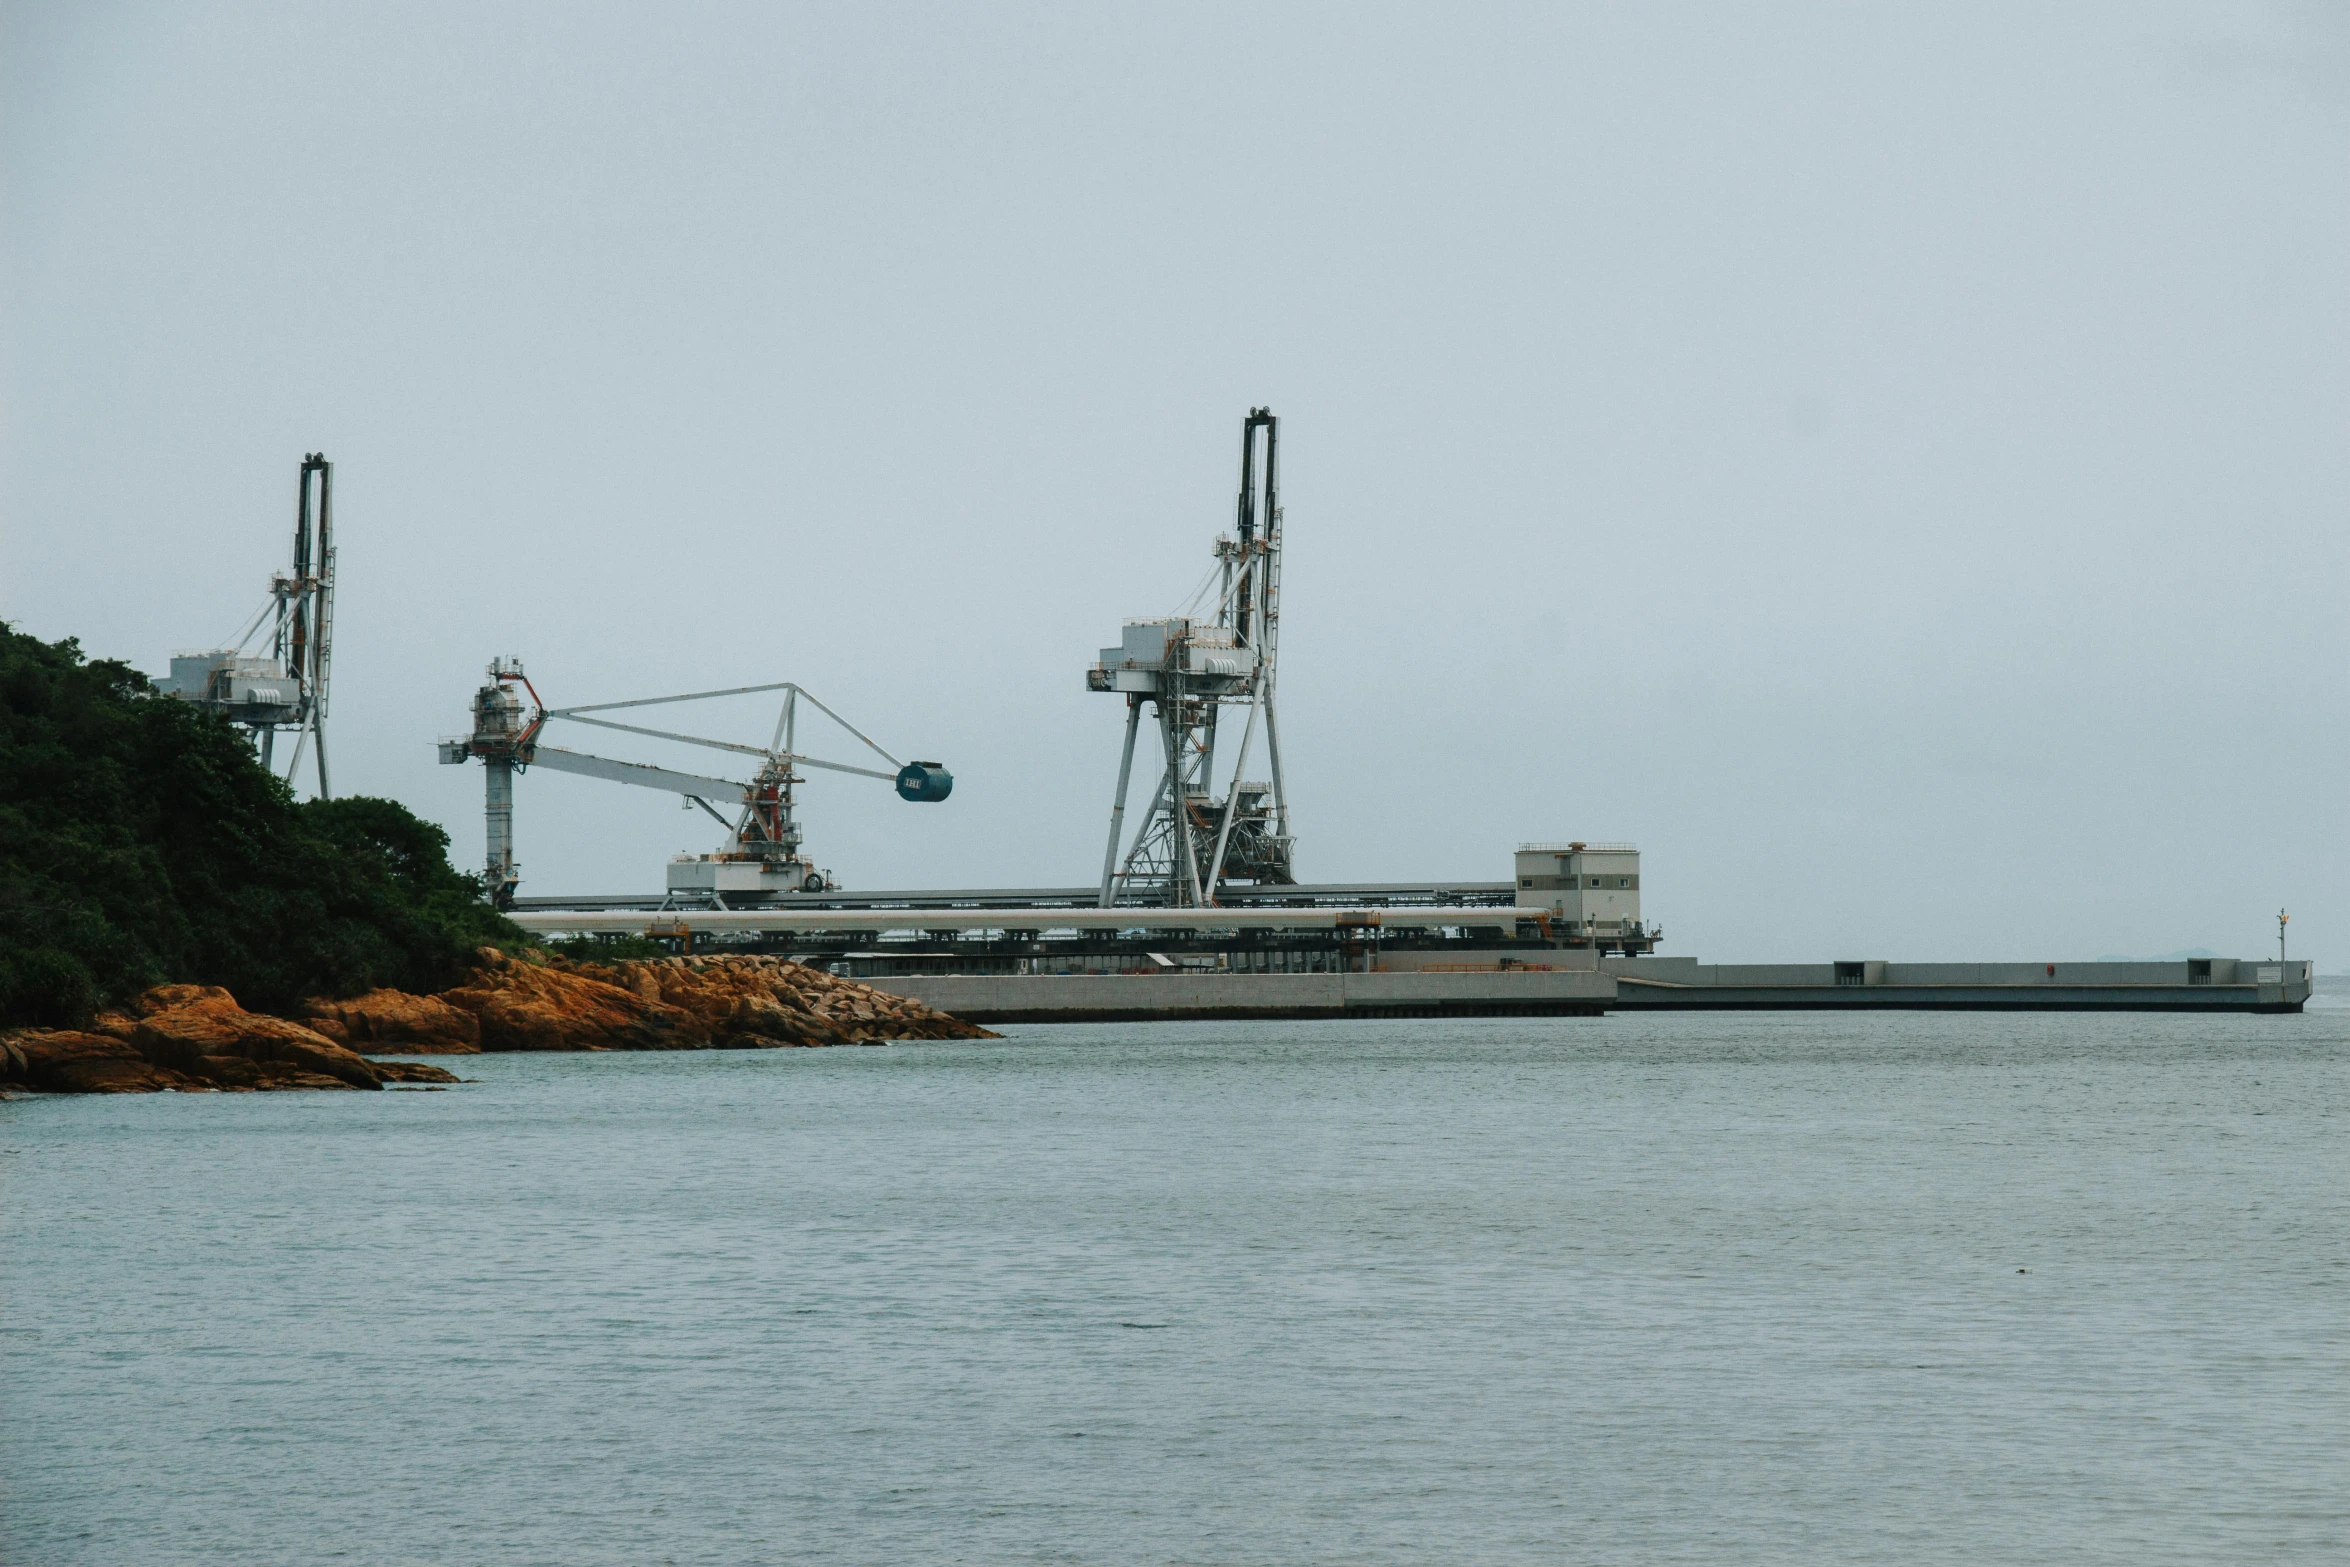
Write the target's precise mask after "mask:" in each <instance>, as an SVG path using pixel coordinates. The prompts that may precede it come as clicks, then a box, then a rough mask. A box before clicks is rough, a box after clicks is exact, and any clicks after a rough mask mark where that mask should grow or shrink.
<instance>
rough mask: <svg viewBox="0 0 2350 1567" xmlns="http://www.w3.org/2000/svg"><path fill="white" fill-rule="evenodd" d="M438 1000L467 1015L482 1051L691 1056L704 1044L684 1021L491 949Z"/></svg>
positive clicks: (662, 1008) (689, 1020)
mask: <svg viewBox="0 0 2350 1567" xmlns="http://www.w3.org/2000/svg"><path fill="white" fill-rule="evenodd" d="M482 951H483V952H484V953H485V954H487V955H489V957H494V958H495V960H496V961H495V962H490V961H486V960H485V961H484V962H483V965H482V967H481V968H480V969H479V970H478V971H476V973H475V974H474V976H473V978H472V979H471V980H470V981H469V982H467V983H466V984H464V985H460V986H459V987H458V988H456V989H455V990H450V991H444V992H442V994H441V997H440V999H441V1000H442V1001H444V1002H447V1003H448V1004H449V1005H451V1006H453V1007H456V1008H458V1009H460V1010H462V1011H465V1012H467V1013H470V1014H471V1015H472V1016H473V1018H474V1019H475V1021H476V1023H477V1024H478V1025H479V1028H480V1030H481V1032H480V1036H479V1037H480V1041H481V1048H482V1049H484V1050H692V1049H696V1048H699V1047H701V1046H705V1045H707V1044H709V1043H710V1035H709V1031H708V1029H707V1028H705V1027H703V1026H702V1025H701V1024H700V1023H699V1021H698V1020H697V1019H696V1018H694V1017H693V1016H692V1015H691V1014H690V1013H687V1012H684V1011H682V1010H680V1009H678V1008H676V1007H673V1006H670V1005H668V1004H667V1003H666V1002H661V1001H653V1000H648V999H646V998H645V997H643V996H641V995H639V994H638V993H637V992H635V991H634V990H624V989H622V988H621V987H620V986H618V985H615V984H611V983H609V982H607V981H605V980H603V979H599V978H593V977H590V976H588V975H586V974H580V973H575V972H572V971H570V970H569V969H568V968H566V967H557V966H555V965H552V964H548V965H540V964H536V963H525V962H522V961H521V960H519V959H516V958H509V957H507V956H506V955H505V954H504V953H502V952H498V951H497V950H496V949H495V948H488V947H485V948H483V949H482Z"/></svg>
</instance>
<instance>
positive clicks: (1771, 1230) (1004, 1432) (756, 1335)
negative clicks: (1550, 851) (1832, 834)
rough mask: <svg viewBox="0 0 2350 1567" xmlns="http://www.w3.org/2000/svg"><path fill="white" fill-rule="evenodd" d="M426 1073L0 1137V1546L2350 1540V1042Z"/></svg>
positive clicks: (123, 1554)
mask: <svg viewBox="0 0 2350 1567" xmlns="http://www.w3.org/2000/svg"><path fill="white" fill-rule="evenodd" d="M2337 999H2338V998H2337ZM462 1065H463V1070H464V1071H465V1073H466V1074H467V1075H469V1076H472V1077H475V1078H478V1079H479V1082H478V1083H476V1084H474V1085H472V1086H468V1087H465V1088H462V1089H456V1090H451V1091H449V1092H445V1093H385V1094H364V1095H362V1094H317V1095H298V1094H283V1095H255V1096H223V1097H200V1096H184V1097H183V1096H169V1095H166V1096H157V1097H152V1098H119V1099H117V1098H108V1099H84V1100H60V1099H48V1100H30V1101H20V1102H16V1103H11V1104H7V1105H4V1106H0V1150H4V1151H0V1181H4V1182H5V1185H4V1187H0V1223H4V1226H5V1227H4V1229H0V1288H4V1290H5V1302H4V1308H5V1309H4V1314H0V1355H4V1360H0V1396H4V1398H5V1405H4V1407H0V1559H4V1560H5V1561H6V1562H8V1563H10V1564H12V1567H34V1564H46V1563H93V1564H95V1563H105V1564H121V1563H149V1562H154V1563H181V1562H189V1563H194V1562H205V1563H212V1562H296V1561H300V1562H312V1561H344V1562H360V1563H395V1562H415V1563H428V1562H429V1563H449V1562H461V1563H462V1562H482V1563H564V1564H575V1563H630V1564H636V1563H656V1562H678V1563H705V1562H708V1563H738V1562H783V1561H790V1562H815V1563H829V1562H876V1563H879V1562H891V1563H902V1562H916V1561H972V1562H994V1561H1003V1562H1087V1563H1091V1562H1104V1563H1109V1562H1115V1563H1154V1562H1217V1563H1226V1562H1229V1563H1267V1562H1292V1561H1295V1562H1308V1561H1312V1562H1436V1561H1467V1562H1512V1561H1527V1562H1563V1561H1594V1562H1670V1561H1708V1562H1712V1561H1722V1560H1736V1561H1788V1562H1793V1561H1804V1562H1811V1561H1871V1562H1882V1561H1911V1562H1914V1561H1943V1560H1946V1561H1961V1560H1963V1561H1970V1562H1972V1561H1986V1560H1990V1561H2019V1562H2020V1561H2043V1560H2055V1559H2066V1560H2071V1561H2082V1560H2091V1561H2112V1562H2130V1563H2146V1562H2170V1561H2176V1562H2211V1561H2221V1560H2238V1561H2241V1560H2255V1559H2257V1560H2311V1561H2316V1560H2332V1561H2339V1560H2342V1559H2344V1557H2345V1556H2346V1555H2350V1141H2346V1139H2345V1133H2346V1132H2350V1119H2346V1116H2345V1106H2346V1105H2350V1010H2342V1009H2339V1008H2327V1009H2322V1010H2312V1011H2311V1012H2310V1013H2308V1014H2305V1015H2303V1016H2300V1017H2282V1018H2205V1019H2194V1018H2166V1017H2146V1016H2103V1017H2045V1016H2044V1017H1986V1016H1933V1015H1924V1014H1909V1015H1904V1014H1879V1015H1866V1016H1858V1015H1856V1016H1835V1015H1801V1014H1790V1015H1778V1016H1771V1015H1752V1014H1750V1015H1732V1016H1723V1017H1704V1016H1666V1017H1656V1016H1651V1017H1637V1016H1618V1017H1611V1018H1606V1019H1591V1020H1570V1019H1556V1020H1552V1019H1527V1020H1518V1021H1510V1020H1492V1021H1474V1022H1459V1023H1444V1024H1414V1023H1403V1022H1388V1023H1375V1024H1367V1025H1335V1024H1332V1025H1321V1024H1249V1025H1207V1024H1201V1025H1164V1026H1155V1027H1125V1028H1062V1029H1042V1028H1039V1029H1024V1030H1020V1031H1018V1032H1017V1033H1016V1035H1015V1036H1014V1037H1012V1038H1010V1039H1008V1040H1006V1041H1004V1042H1001V1043H994V1044H981V1045H951V1044H939V1045H899V1046H893V1047H889V1048H886V1049H862V1050H859V1049H841V1050H825V1051H782V1052H774V1053H762V1054H710V1055H660V1056H593V1057H584V1056H571V1057H563V1056H549V1057H525V1056H506V1057H490V1058H485V1059H477V1060H470V1061H466V1062H464V1063H463V1064H462Z"/></svg>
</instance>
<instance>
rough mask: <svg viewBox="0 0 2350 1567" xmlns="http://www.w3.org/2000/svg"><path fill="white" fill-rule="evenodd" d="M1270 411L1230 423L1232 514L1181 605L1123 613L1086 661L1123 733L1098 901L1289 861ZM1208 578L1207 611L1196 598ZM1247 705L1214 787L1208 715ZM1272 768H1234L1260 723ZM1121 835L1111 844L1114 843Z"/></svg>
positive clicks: (1191, 890)
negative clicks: (1148, 713)
mask: <svg viewBox="0 0 2350 1567" xmlns="http://www.w3.org/2000/svg"><path fill="white" fill-rule="evenodd" d="M1280 433H1281V422H1280V421H1279V420H1278V419H1276V418H1275V417H1274V416H1273V411H1272V410H1271V409H1270V408H1251V409H1250V410H1249V411H1248V417H1247V418H1245V419H1243V420H1242V421H1241V425H1240V498H1239V507H1238V518H1237V525H1236V527H1235V529H1234V531H1233V533H1232V535H1230V536H1228V537H1222V538H1219V539H1217V540H1216V544H1215V555H1216V564H1215V566H1214V567H1213V568H1211V570H1210V573H1209V580H1208V582H1207V583H1206V584H1205V585H1203V587H1202V588H1201V591H1200V593H1199V595H1197V597H1195V599H1194V603H1193V606H1192V609H1191V610H1187V611H1186V613H1184V614H1180V615H1173V616H1168V617H1166V618H1164V619H1159V620H1130V621H1128V622H1127V623H1126V626H1125V629H1124V631H1123V632H1122V633H1121V634H1120V637H1119V642H1118V645H1117V646H1116V647H1106V648H1103V649H1102V654H1101V658H1100V659H1099V660H1098V661H1096V662H1095V664H1094V666H1093V667H1092V668H1091V669H1089V670H1087V671H1086V675H1085V684H1086V689H1088V690H1090V691H1112V692H1116V693H1118V694H1119V695H1121V696H1123V697H1125V699H1126V743H1125V748H1124V750H1123V751H1122V752H1121V753H1120V755H1119V759H1118V792H1117V796H1116V798H1115V800H1114V801H1113V803H1112V804H1111V807H1110V842H1109V847H1108V848H1107V849H1105V850H1104V851H1103V854H1102V882H1101V896H1100V904H1101V907H1103V908H1105V909H1107V908H1113V907H1116V906H1117V905H1119V904H1121V903H1136V904H1146V905H1153V906H1157V905H1172V906H1174V907H1176V908H1195V907H1201V906H1206V905H1212V904H1214V903H1215V902H1216V898H1217V893H1218V892H1219V890H1220V889H1222V888H1223V887H1224V886H1225V885H1226V884H1227V883H1230V882H1251V883H1254V884H1256V885H1258V886H1287V885H1290V884H1292V883H1294V882H1295V881H1296V880H1297V878H1296V876H1295V875H1293V874H1292V873H1291V868H1290V850H1291V847H1292V844H1293V842H1294V840H1293V839H1292V837H1291V835H1290V830H1289V796H1288V791H1287V790H1286V789H1285V788H1284V786H1283V783H1282V777H1281V726H1280V722H1279V720H1278V717H1277V716H1276V714H1275V711H1274V704H1273V697H1274V688H1275V683H1276V681H1275V677H1276V666H1277V662H1278V654H1279V651H1280V641H1281V498H1280ZM1210 589H1214V590H1216V593H1217V597H1216V602H1215V606H1214V608H1213V610H1212V611H1209V612H1207V613H1205V614H1201V613H1195V612H1193V611H1195V610H1196V609H1197V608H1198V607H1199V606H1200V604H1201V603H1202V601H1204V599H1205V598H1206V595H1207V593H1208V591H1209V590H1210ZM1146 703H1147V704H1149V706H1150V707H1151V710H1152V714H1153V717H1154V718H1155V720H1156V722H1155V724H1154V727H1155V728H1156V729H1157V731H1158V736H1159V749H1160V755H1161V762H1162V765H1161V768H1160V771H1159V781H1158V785H1157V788H1156V789H1155V790H1154V791H1153V793H1152V796H1151V802H1150V804H1149V805H1148V806H1147V807H1146V808H1145V809H1144V811H1143V816H1142V821H1141V822H1140V824H1139V825H1138V826H1137V827H1136V828H1135V831H1134V838H1133V841H1132V843H1131V844H1126V843H1125V823H1126V795H1127V789H1128V786H1129V784H1130V783H1131V782H1132V779H1133V775H1134V743H1135V739H1136V736H1137V735H1138V734H1139V733H1140V731H1141V727H1142V710H1143V706H1144V704H1146ZM1228 707H1238V708H1241V709H1243V710H1244V712H1245V715H1246V716H1245V718H1244V719H1243V722H1242V728H1241V732H1240V745H1239V747H1238V748H1237V750H1236V751H1235V753H1234V755H1233V758H1232V775H1231V781H1230V783H1229V784H1228V785H1227V787H1226V788H1225V791H1224V793H1223V794H1222V796H1221V797H1219V796H1218V795H1217V794H1216V793H1215V776H1214V775H1215V772H1216V726H1217V723H1218V720H1219V718H1220V717H1221V715H1222V714H1223V711H1224V709H1226V708H1228ZM1260 722H1261V724H1262V726H1263V728H1264V731H1265V755H1266V761H1267V764H1268V766H1269V768H1270V770H1271V773H1272V776H1271V778H1270V779H1269V780H1267V781H1265V782H1249V781H1246V780H1244V779H1243V777H1242V774H1244V773H1245V772H1246V771H1247V769H1248V762H1249V751H1250V748H1251V746H1252V745H1253V744H1254V743H1255V740H1256V733H1257V729H1258V727H1259V724H1260ZM1121 845H1124V846H1125V852H1124V854H1123V856H1121V854H1120V852H1119V850H1120V848H1121Z"/></svg>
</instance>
